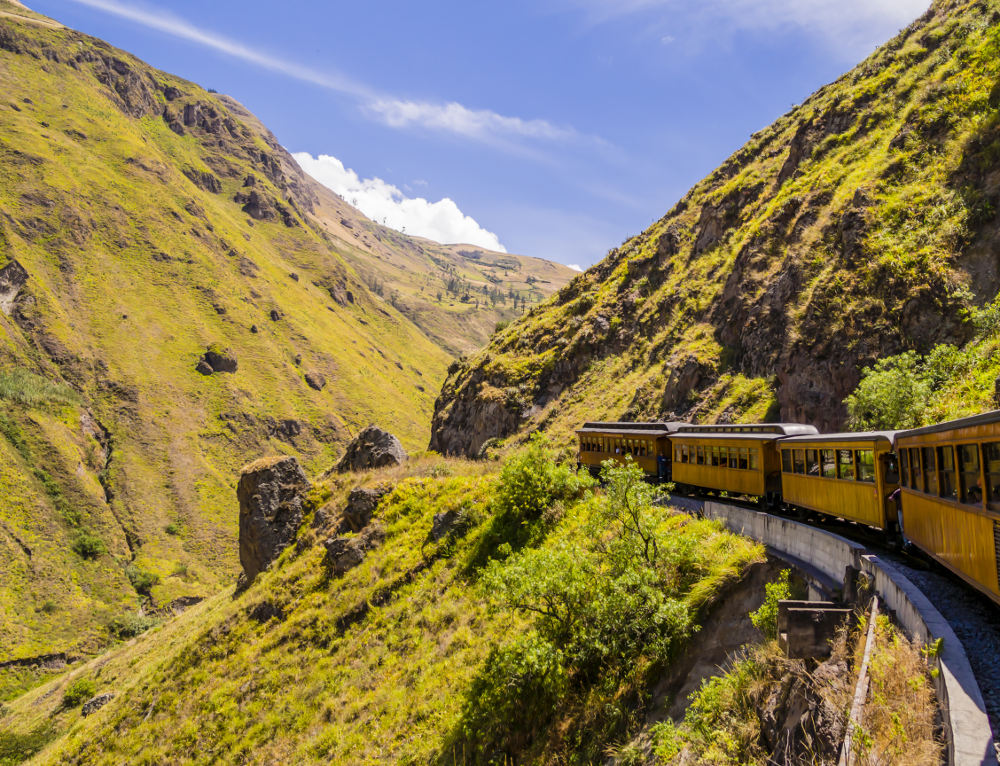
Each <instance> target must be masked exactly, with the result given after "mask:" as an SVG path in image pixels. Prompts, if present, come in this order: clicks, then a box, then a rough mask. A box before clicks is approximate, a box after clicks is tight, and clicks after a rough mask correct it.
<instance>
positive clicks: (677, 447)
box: [671, 434, 777, 497]
mask: <svg viewBox="0 0 1000 766" xmlns="http://www.w3.org/2000/svg"><path fill="white" fill-rule="evenodd" d="M671 442H672V444H673V463H672V467H673V481H674V482H675V483H677V484H687V485H690V486H692V487H700V488H702V489H710V490H716V491H722V492H729V493H731V494H734V495H751V496H756V497H763V496H764V495H765V494H766V492H767V490H768V483H767V477H768V475H769V473H773V472H774V471H775V469H776V466H777V456H776V453H775V450H774V447H773V437H772V438H764V439H761V440H756V439H750V438H743V439H737V438H733V439H720V438H719V437H718V436H716V435H708V434H705V435H704V436H695V435H689V434H683V435H681V434H674V436H673V438H672V439H671Z"/></svg>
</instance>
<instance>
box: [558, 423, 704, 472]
mask: <svg viewBox="0 0 1000 766" xmlns="http://www.w3.org/2000/svg"><path fill="white" fill-rule="evenodd" d="M683 425H686V424H685V423H676V422H671V423H596V422H595V423H584V424H583V428H580V429H578V430H577V432H576V435H577V438H578V439H579V452H578V453H577V466H578V467H583V466H586V467H587V470H589V471H590V473H591V474H593V475H594V476H596V475H597V474H598V473H600V470H601V463H603V462H604V461H605V460H617V461H618V462H620V463H624V462H625V461H626V460H627V459H628V458H631V459H632V461H633V462H635V463H636V464H637V465H638V466H639V467H640V468H641V469H642V470H643V471H644V472H645V473H646V475H647V476H649V477H650V478H652V479H656V480H658V481H670V436H671V434H673V433H675V432H676V431H677V429H678V428H679V427H680V426H683Z"/></svg>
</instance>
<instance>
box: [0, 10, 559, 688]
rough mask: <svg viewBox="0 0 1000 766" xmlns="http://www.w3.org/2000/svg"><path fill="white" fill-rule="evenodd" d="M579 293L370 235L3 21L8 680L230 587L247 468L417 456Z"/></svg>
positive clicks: (101, 47)
mask: <svg viewBox="0 0 1000 766" xmlns="http://www.w3.org/2000/svg"><path fill="white" fill-rule="evenodd" d="M460 251H461V252H460ZM465 251H468V252H474V253H475V254H476V255H477V257H476V258H470V257H469V256H468V255H467V254H465V255H463V252H465ZM498 258H502V259H503V263H504V264H506V268H507V271H508V272H509V277H504V275H503V268H502V267H500V266H495V267H491V266H486V265H483V263H482V262H483V261H487V260H491V259H498ZM571 274H572V272H570V271H569V270H568V269H565V267H558V266H554V265H551V264H547V263H545V262H539V261H536V260H535V259H528V258H520V257H517V256H507V255H500V254H491V253H487V252H485V251H478V250H476V251H472V250H471V249H470V248H467V247H461V248H458V249H456V248H453V247H451V246H444V245H437V244H435V243H431V242H428V241H426V240H418V239H415V238H411V237H406V236H404V235H402V234H399V233H398V232H393V231H391V230H388V229H385V228H384V227H381V226H378V225H376V224H374V223H373V222H371V221H369V220H368V219H366V218H364V216H362V215H361V214H360V213H358V211H356V210H354V209H353V208H351V207H350V206H349V205H347V203H345V202H344V201H343V200H340V199H339V198H338V197H336V195H334V194H332V193H331V192H329V190H327V189H325V188H324V187H322V186H321V185H320V184H318V183H317V182H315V181H314V180H313V179H312V178H310V177H309V176H307V175H306V174H305V173H304V172H303V171H302V170H301V168H300V167H299V166H298V165H297V164H296V162H295V161H294V159H293V158H292V157H291V155H289V154H288V152H286V151H285V150H284V149H283V148H282V147H281V145H280V144H279V143H278V141H277V139H276V138H275V137H274V136H273V135H272V134H271V133H270V132H269V131H268V130H267V129H266V128H265V127H264V126H263V125H262V124H261V123H260V122H259V121H258V120H257V119H256V118H255V117H253V115H251V114H250V113H249V112H248V111H247V110H246V109H245V108H244V107H242V106H241V105H240V104H238V103H237V102H236V101H234V100H233V99H231V98H228V97H226V96H222V95H219V94H217V93H212V92H209V91H206V90H204V89H203V88H201V87H199V86H197V85H195V84H193V83H191V82H187V81H185V80H182V79H180V78H177V77H173V76H171V75H169V74H166V73H164V72H160V71H157V70H155V69H153V68H151V67H149V66H148V65H146V64H144V63H143V62H141V61H139V60H138V59H136V58H135V57H134V56H131V55H129V54H128V53H125V52H123V51H120V50H117V49H115V48H113V47H112V46H110V45H108V44H107V43H104V42H102V41H100V40H96V39H94V38H91V37H88V36H87V35H83V34H81V33H79V32H76V31H73V30H70V29H66V28H64V27H62V26H61V25H59V24H58V23H56V22H53V21H51V20H49V19H46V18H45V17H43V16H41V15H39V14H36V13H34V12H32V11H29V10H26V9H25V8H24V7H23V6H21V5H20V4H13V3H11V2H9V0H0V307H2V309H3V310H2V311H0V495H2V496H3V498H4V499H3V502H0V603H3V604H4V606H5V609H3V610H0V662H3V661H5V660H8V659H18V658H25V657H31V656H37V655H46V654H52V653H58V652H70V653H79V652H90V651H93V650H95V649H96V648H97V647H99V646H101V645H102V644H103V643H105V642H106V641H107V640H108V637H109V630H110V629H111V628H110V627H109V626H111V625H112V623H113V621H114V620H115V619H119V618H122V617H128V618H129V619H132V618H134V617H135V615H136V614H137V613H138V612H139V610H140V609H141V610H143V611H144V612H146V613H156V612H157V611H164V610H168V609H169V605H170V604H171V603H175V602H176V603H187V602H188V601H190V599H192V598H196V597H200V596H203V595H207V594H208V593H212V592H214V591H215V590H217V589H218V587H219V586H220V584H221V583H224V582H230V581H231V580H232V578H233V577H235V574H236V571H237V548H236V545H235V535H236V510H235V505H234V486H235V480H236V476H237V472H238V469H239V467H240V466H241V465H242V464H243V463H245V462H248V461H249V460H252V459H254V458H256V457H258V456H259V455H260V454H262V453H266V452H283V453H288V454H293V455H296V456H297V457H298V458H299V459H300V460H301V461H302V462H303V464H304V465H305V466H306V468H307V470H309V471H312V472H318V471H321V470H325V469H326V468H328V467H329V466H330V465H332V464H333V463H334V462H335V460H336V458H337V457H338V455H339V453H340V451H341V449H342V446H343V445H344V444H345V443H346V441H347V440H349V439H350V438H351V437H352V436H353V435H354V434H355V433H357V431H359V430H360V429H361V428H363V427H365V426H366V425H368V423H370V422H378V423H380V424H382V425H383V426H385V427H389V428H391V429H392V430H393V432H395V433H396V434H398V436H399V437H400V438H401V439H402V440H403V443H404V444H405V445H406V446H407V447H408V448H409V449H415V448H419V447H421V446H423V445H424V444H426V440H427V436H428V425H429V421H430V415H431V411H432V405H433V398H434V396H435V394H436V392H437V390H438V388H439V386H440V382H441V380H442V379H443V377H444V374H445V370H446V368H447V367H448V365H449V364H450V363H451V362H452V361H453V359H454V356H455V355H457V354H459V353H468V352H469V351H471V350H472V349H474V348H475V347H476V346H477V344H479V343H481V342H483V341H485V339H486V337H487V336H488V334H489V333H490V332H492V330H493V328H494V327H495V325H496V323H497V322H498V321H502V320H506V319H510V318H512V317H514V316H515V315H517V314H519V313H520V312H521V311H522V310H523V309H522V307H521V306H522V299H524V302H525V304H529V303H532V302H537V301H539V300H541V299H542V298H544V296H545V295H547V294H549V293H550V292H552V291H553V290H555V289H557V288H558V287H560V286H561V285H562V284H565V282H566V281H568V279H569V277H570V276H571ZM491 276H492V277H494V278H496V279H497V281H498V283H499V284H495V283H494V282H493V281H491V280H490V279H489V277H491ZM529 279H530V281H531V284H530V285H529V284H528V280H529ZM518 280H520V281H518ZM448 283H450V284H451V286H452V287H455V288H461V290H462V292H449V291H448V290H447V284H448ZM487 285H489V286H490V288H495V289H494V290H493V292H494V293H495V292H497V290H499V289H503V291H504V300H503V302H499V301H498V302H497V304H496V306H493V305H490V303H489V300H488V299H487V300H485V301H483V300H480V301H478V303H479V305H478V306H477V305H476V302H474V301H473V297H468V299H467V300H465V301H463V298H467V293H468V294H469V296H471V294H472V293H474V292H475V290H478V291H479V292H478V295H479V296H482V295H483V292H482V288H483V287H486V286H487ZM438 292H441V293H442V297H441V299H440V300H438V298H437V293H438ZM529 292H530V293H531V294H532V296H531V298H528V293H529ZM515 294H516V295H517V297H518V308H517V309H516V310H515V308H514V305H513V303H514V300H513V296H514V295H515ZM178 599H180V601H177V600H178ZM15 675H17V674H15ZM17 678H21V676H17ZM17 678H15V680H14V681H13V682H11V683H13V684H14V686H13V687H11V688H16V687H17V684H19V683H21V681H18V680H17ZM6 683H7V678H6V677H3V673H0V698H3V697H4V696H5V694H6V693H7V686H6V685H5V684H6Z"/></svg>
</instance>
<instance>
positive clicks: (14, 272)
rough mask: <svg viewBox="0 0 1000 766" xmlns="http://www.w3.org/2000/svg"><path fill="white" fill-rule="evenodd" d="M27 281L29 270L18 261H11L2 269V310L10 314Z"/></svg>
mask: <svg viewBox="0 0 1000 766" xmlns="http://www.w3.org/2000/svg"><path fill="white" fill-rule="evenodd" d="M27 281H28V272H27V271H25V269H24V267H23V266H22V265H21V264H20V263H18V262H17V261H11V262H10V263H8V264H7V265H6V266H4V267H3V268H2V269H0V311H2V312H3V313H5V314H7V315H8V316H10V314H11V312H12V311H13V310H14V301H16V300H17V296H18V295H20V294H21V288H23V287H24V285H25V283H26V282H27Z"/></svg>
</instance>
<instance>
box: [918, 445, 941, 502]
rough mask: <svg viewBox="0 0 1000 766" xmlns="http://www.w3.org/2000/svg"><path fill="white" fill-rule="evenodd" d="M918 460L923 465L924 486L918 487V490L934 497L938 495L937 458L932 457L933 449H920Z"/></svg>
mask: <svg viewBox="0 0 1000 766" xmlns="http://www.w3.org/2000/svg"><path fill="white" fill-rule="evenodd" d="M920 459H921V462H923V464H924V484H923V486H922V487H920V489H922V490H923V491H924V492H926V493H927V494H929V495H936V494H937V493H938V474H937V458H935V457H934V448H933V447H923V448H921V450H920Z"/></svg>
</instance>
